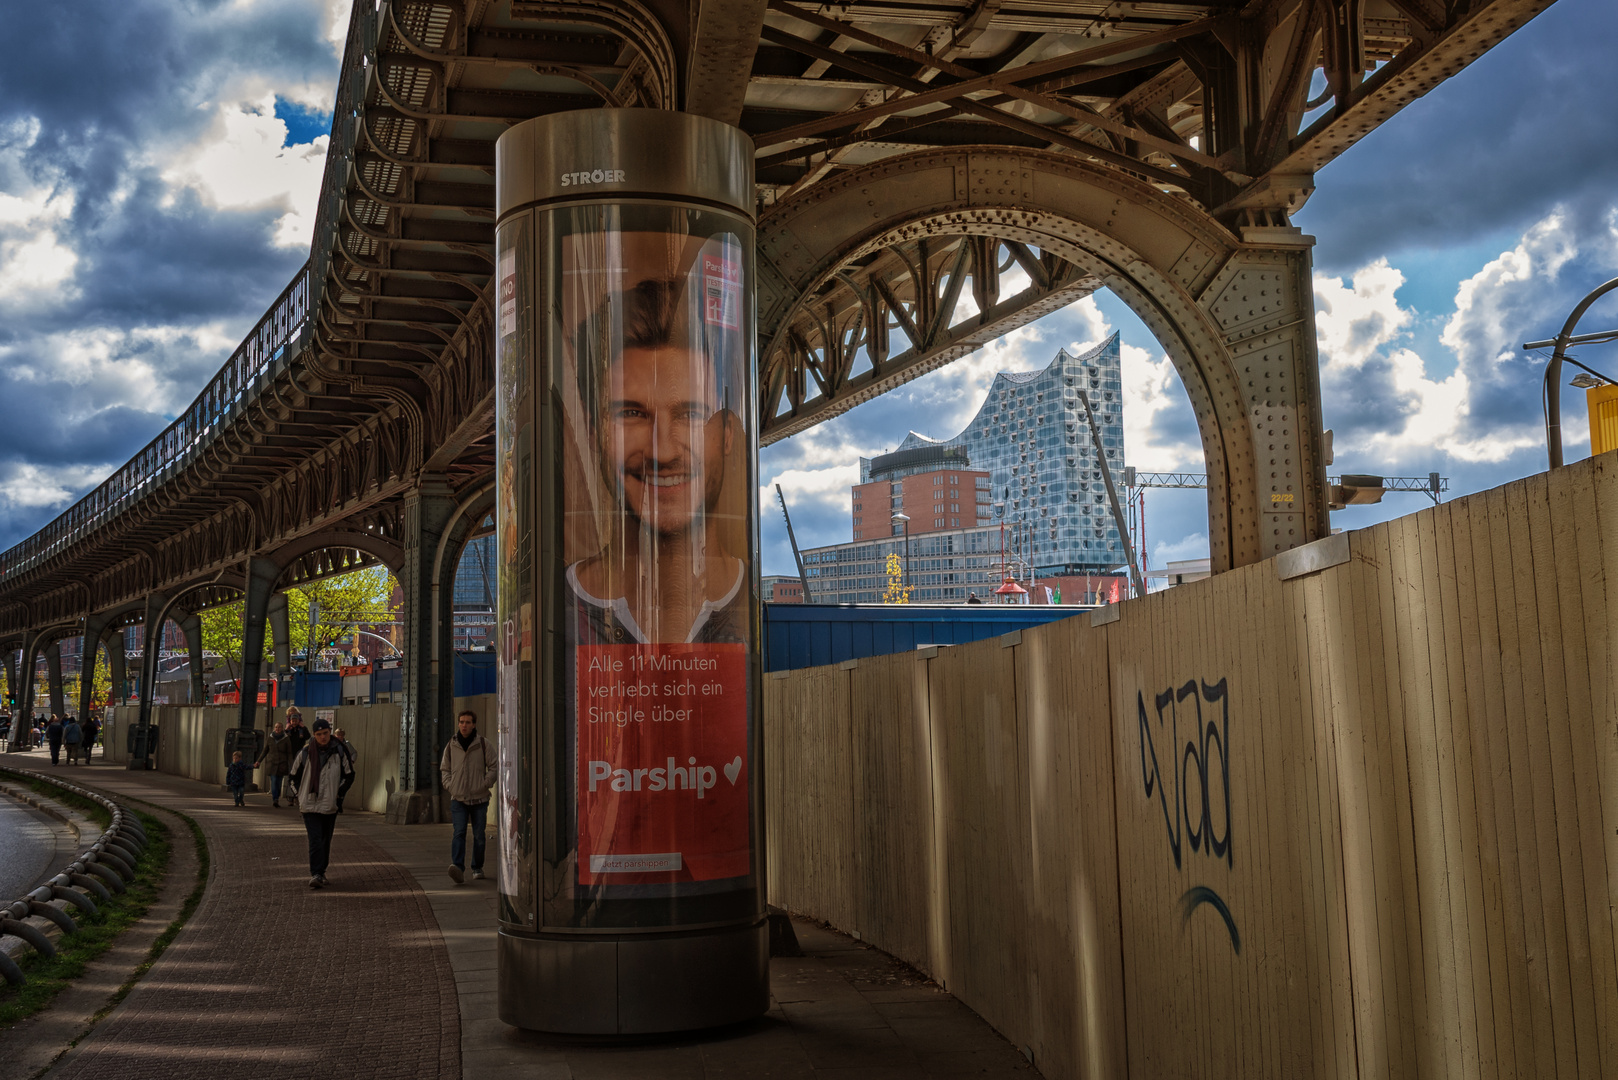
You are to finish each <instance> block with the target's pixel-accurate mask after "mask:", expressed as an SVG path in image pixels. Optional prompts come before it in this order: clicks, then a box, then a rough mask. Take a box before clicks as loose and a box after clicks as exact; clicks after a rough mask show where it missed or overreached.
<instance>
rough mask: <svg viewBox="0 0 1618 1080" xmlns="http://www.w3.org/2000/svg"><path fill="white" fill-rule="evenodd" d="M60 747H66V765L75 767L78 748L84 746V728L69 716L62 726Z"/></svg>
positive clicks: (77, 760) (77, 761)
mask: <svg viewBox="0 0 1618 1080" xmlns="http://www.w3.org/2000/svg"><path fill="white" fill-rule="evenodd" d="M62 745H63V746H65V747H67V763H68V764H69V765H77V764H78V763H79V751H80V748H81V747H82V746H83V745H84V728H82V727H80V726H79V722H78V721H77V720H75V719H73V717H71V716H69V717H68V718H67V722H66V723H64V724H63V725H62Z"/></svg>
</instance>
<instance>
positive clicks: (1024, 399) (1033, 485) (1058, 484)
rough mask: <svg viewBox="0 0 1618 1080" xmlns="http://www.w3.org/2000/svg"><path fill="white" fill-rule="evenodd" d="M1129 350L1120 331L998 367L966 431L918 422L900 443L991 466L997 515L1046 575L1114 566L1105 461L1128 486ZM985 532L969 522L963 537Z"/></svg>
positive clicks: (1117, 554) (865, 464) (863, 472)
mask: <svg viewBox="0 0 1618 1080" xmlns="http://www.w3.org/2000/svg"><path fill="white" fill-rule="evenodd" d="M1120 359H1121V350H1120V347H1119V341H1118V335H1117V334H1114V335H1113V336H1112V337H1110V338H1108V339H1107V340H1106V341H1105V342H1103V343H1102V344H1100V345H1098V346H1097V347H1096V348H1094V349H1091V350H1090V351H1089V352H1087V353H1084V354H1083V355H1081V356H1074V355H1072V354H1071V353H1069V352H1068V351H1067V350H1066V349H1063V350H1061V351H1059V352H1058V353H1057V354H1056V357H1055V359H1053V360H1052V361H1051V363H1050V364H1049V365H1048V366H1047V367H1046V368H1045V369H1044V370H1042V371H1027V372H1007V371H1003V372H1001V373H1000V374H998V375H996V376H995V378H994V383H993V385H992V386H990V388H989V394H988V397H987V398H986V399H985V400H984V402H983V407H982V408H981V409H979V410H978V413H977V415H976V416H975V417H973V418H972V422H971V423H969V424H967V426H966V428H965V430H963V431H962V432H961V433H960V434H958V435H956V436H955V437H954V438H950V439H930V438H928V437H927V436H925V435H919V434H917V433H916V432H914V431H912V432H911V433H910V434H909V435H908V436H906V437H905V440H904V442H903V443H901V444H900V445H899V448H898V452H903V451H906V450H916V449H920V448H922V447H938V448H947V447H960V448H961V449H963V450H964V451H965V452H966V455H967V457H968V458H969V459H970V461H971V467H972V468H973V469H982V470H987V471H988V473H989V477H990V488H991V496H992V506H991V510H992V513H991V517H990V519H989V520H990V521H992V522H994V523H996V524H998V523H999V522H1001V521H1002V520H1003V521H1004V523H1005V524H1006V526H1007V529H1008V531H1009V530H1011V529H1013V528H1015V529H1016V530H1017V535H1018V537H1019V540H1020V543H1019V547H1021V548H1022V550H1023V552H1024V553H1025V554H1026V557H1027V559H1028V561H1029V562H1030V563H1031V564H1032V566H1033V568H1034V569H1035V570H1036V571H1038V573H1039V574H1041V575H1050V574H1087V573H1098V572H1102V571H1105V570H1108V569H1111V568H1114V567H1116V566H1118V565H1119V564H1121V563H1122V562H1123V561H1124V549H1123V544H1122V543H1121V542H1120V540H1119V537H1118V523H1117V522H1116V521H1115V520H1113V516H1112V508H1111V506H1110V505H1109V503H1108V500H1107V489H1106V485H1105V483H1104V482H1103V480H1102V475H1101V469H1102V467H1103V462H1104V463H1105V467H1106V468H1108V469H1110V470H1111V471H1112V475H1113V481H1114V483H1116V484H1118V485H1120V490H1122V487H1121V485H1122V483H1123V470H1124V425H1123V385H1122V377H1121V374H1120V370H1119V364H1120ZM1081 390H1082V391H1083V392H1084V393H1085V394H1086V395H1088V397H1089V399H1090V407H1091V409H1093V410H1094V413H1095V419H1096V426H1097V428H1098V429H1099V433H1100V436H1101V449H1102V453H1103V456H1102V457H1100V458H1098V457H1097V454H1096V448H1095V440H1094V439H1092V438H1091V435H1090V428H1089V423H1088V421H1087V420H1086V416H1085V409H1084V404H1083V402H1081V401H1080V399H1079V392H1080V391H1081ZM870 474H871V459H868V458H862V459H861V460H860V480H861V482H862V483H864V482H867V481H869V480H870V479H871V475H870ZM976 531H977V530H962V536H963V542H964V538H965V536H966V535H967V534H969V533H973V532H976ZM842 546H844V545H839V547H842ZM996 550H998V543H997V544H996ZM805 561H806V562H807V561H808V560H807V559H806V560H805ZM860 576H867V575H860ZM812 584H813V583H811V585H812Z"/></svg>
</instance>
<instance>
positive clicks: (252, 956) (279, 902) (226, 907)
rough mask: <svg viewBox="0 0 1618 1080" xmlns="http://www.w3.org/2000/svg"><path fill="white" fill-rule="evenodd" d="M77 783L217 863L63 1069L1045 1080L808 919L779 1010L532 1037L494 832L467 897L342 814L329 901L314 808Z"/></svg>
mask: <svg viewBox="0 0 1618 1080" xmlns="http://www.w3.org/2000/svg"><path fill="white" fill-rule="evenodd" d="M0 760H3V759H0ZM73 779H74V781H76V782H78V783H81V784H84V785H86V786H91V787H98V788H101V789H103V790H106V791H108V792H109V793H113V794H121V795H128V796H131V797H137V798H145V799H148V800H150V801H152V802H155V803H158V804H160V805H163V806H167V807H171V808H173V809H176V810H180V811H182V812H184V813H186V814H189V815H191V816H192V817H193V818H195V819H197V821H198V822H200V823H201V825H202V828H203V830H204V832H205V833H206V834H207V836H208V840H209V845H210V850H211V851H212V855H213V859H214V865H213V875H212V878H211V879H210V884H209V886H208V890H207V893H206V896H205V898H204V900H203V903H202V906H201V907H200V908H199V909H198V911H197V914H196V915H195V916H193V918H192V920H191V923H190V924H189V925H188V927H187V929H186V930H185V932H184V933H182V934H181V935H180V938H179V939H178V940H177V941H176V942H175V944H174V945H173V946H172V947H171V948H170V949H169V951H168V952H167V953H166V954H165V955H164V957H163V959H162V960H161V961H160V962H159V963H158V964H157V965H156V966H155V967H154V968H153V970H152V972H151V973H150V974H149V975H148V976H147V977H146V979H145V980H143V981H142V982H141V984H140V985H139V987H138V988H137V989H136V991H135V992H134V993H132V994H131V995H130V997H129V999H128V1000H127V1001H126V1002H125V1003H124V1005H123V1006H122V1007H120V1008H119V1009H118V1010H117V1011H116V1012H114V1013H113V1014H112V1016H110V1017H108V1019H107V1020H106V1021H104V1022H103V1023H102V1024H101V1026H100V1027H99V1028H98V1029H97V1031H96V1033H95V1034H94V1035H93V1036H92V1037H91V1038H90V1039H89V1040H87V1041H86V1042H85V1043H83V1044H81V1046H80V1048H79V1049H77V1050H75V1051H73V1052H72V1053H70V1054H69V1055H67V1056H66V1057H65V1058H64V1059H63V1060H62V1062H61V1063H60V1064H58V1066H57V1067H56V1068H55V1069H53V1070H52V1071H51V1072H50V1073H48V1074H47V1077H49V1078H51V1080H55V1078H58V1077H61V1078H74V1080H78V1078H89V1080H108V1078H114V1077H116V1078H118V1080H123V1078H125V1077H130V1078H136V1080H140V1078H146V1077H153V1078H160V1080H186V1078H190V1077H198V1078H206V1080H226V1078H230V1077H235V1076H244V1077H245V1076H252V1077H253V1078H254V1080H261V1078H269V1080H297V1078H302V1077H310V1076H322V1077H323V1076H341V1077H345V1078H346V1077H349V1076H354V1077H361V1078H368V1077H412V1078H414V1077H423V1078H433V1077H460V1076H465V1077H467V1078H468V1080H472V1078H477V1080H498V1078H502V1077H522V1078H525V1080H532V1078H546V1080H550V1078H555V1080H615V1078H624V1080H630V1078H635V1080H640V1078H645V1080H687V1078H689V1080H753V1078H768V1080H923V1078H927V1077H942V1076H960V1075H963V1074H971V1075H977V1076H988V1077H1002V1078H1015V1080H1038V1076H1039V1074H1038V1073H1037V1072H1035V1071H1034V1070H1033V1069H1032V1068H1031V1067H1030V1065H1029V1064H1028V1061H1027V1060H1026V1059H1025V1058H1024V1057H1023V1055H1022V1054H1020V1053H1019V1052H1018V1051H1017V1050H1016V1049H1015V1048H1014V1047H1012V1046H1011V1044H1009V1043H1008V1042H1006V1041H1005V1040H1004V1039H1003V1038H1001V1037H1000V1036H999V1035H998V1034H996V1033H995V1032H994V1031H993V1029H991V1028H990V1027H989V1025H988V1024H986V1023H984V1022H983V1020H982V1018H980V1017H979V1016H977V1015H976V1014H975V1013H973V1012H972V1011H971V1010H970V1009H968V1008H966V1007H965V1006H964V1005H962V1004H961V1003H960V1002H959V1001H957V1000H955V998H954V997H952V996H951V995H950V994H947V993H945V992H944V991H943V990H941V989H939V988H938V987H937V986H936V985H934V984H932V983H930V982H928V981H926V980H925V979H922V978H920V977H919V976H917V975H916V973H915V972H914V971H911V970H910V969H909V968H907V967H906V966H905V965H903V964H901V963H899V962H898V961H895V960H893V959H892V958H891V957H888V956H886V955H885V954H883V953H881V952H879V951H878V950H876V949H873V948H870V947H869V946H866V945H863V944H861V943H860V942H857V941H854V940H853V939H852V938H849V937H846V936H844V935H842V934H838V933H836V932H835V931H830V930H826V929H823V928H820V927H817V926H815V925H813V924H811V923H806V922H801V921H800V922H798V923H797V929H798V934H799V937H800V940H801V942H802V944H803V947H804V955H803V956H802V957H797V958H792V959H784V958H776V959H774V960H772V961H771V963H770V978H771V987H772V990H773V994H772V998H773V1000H772V1002H771V1009H770V1011H769V1013H768V1014H767V1015H766V1016H764V1017H762V1018H760V1019H759V1020H757V1021H754V1022H752V1023H747V1024H739V1025H735V1026H732V1027H729V1028H723V1029H717V1030H714V1031H706V1032H695V1033H691V1034H687V1035H676V1036H670V1037H668V1038H662V1039H640V1040H634V1041H630V1042H628V1043H617V1042H613V1041H610V1040H597V1039H568V1038H562V1037H554V1036H546V1035H541V1034H536V1033H531V1032H522V1031H518V1030H516V1029H514V1028H510V1027H507V1026H506V1025H505V1024H503V1023H501V1021H500V1020H499V1018H498V1016H497V1015H496V1007H495V987H494V974H495V972H494V966H495V961H494V935H495V914H494V880H495V877H496V875H495V873H494V871H495V869H496V866H495V855H496V846H495V844H494V843H493V842H492V841H491V842H490V844H489V856H490V858H489V863H488V867H487V869H488V870H489V871H490V879H489V880H486V881H479V882H470V881H469V882H467V883H466V884H465V885H462V886H458V887H457V886H455V885H454V884H452V883H451V881H450V879H449V878H448V876H447V875H446V874H445V867H446V866H447V865H448V862H449V827H448V826H447V825H417V826H409V827H399V826H390V825H387V824H386V823H384V822H383V820H382V819H381V818H380V817H379V816H377V815H375V814H363V813H350V814H344V815H343V816H342V817H340V818H338V828H337V835H336V837H335V839H334V840H333V844H332V864H331V869H330V870H329V871H328V873H327V876H328V878H329V879H330V880H331V885H330V886H328V887H327V888H326V889H325V890H323V891H319V892H316V891H314V890H311V889H309V887H308V885H307V882H308V876H309V874H308V867H307V861H306V859H307V847H306V840H305V835H304V831H303V822H302V818H301V817H300V816H299V815H298V813H297V811H295V810H290V809H283V810H272V809H270V807H269V800H268V796H264V795H258V796H249V797H248V803H249V807H248V808H247V809H244V810H238V809H235V808H233V807H232V806H231V805H230V801H231V800H230V796H229V793H227V792H224V791H219V790H217V789H214V788H211V787H208V786H205V785H203V784H199V783H196V782H193V781H190V780H183V779H178V778H176V777H171V776H167V775H165V774H162V773H150V772H148V773H131V772H126V771H123V770H121V769H116V768H111V767H106V768H90V769H85V770H82V771H79V770H75V775H74V777H73ZM451 950H453V951H451ZM317 1018H320V1020H318V1021H317ZM320 1023H324V1025H325V1027H324V1028H323V1029H321V1028H319V1026H318V1025H319V1024H320ZM320 1030H323V1031H324V1032H325V1034H323V1035H321V1034H319V1033H318V1032H319V1031H320Z"/></svg>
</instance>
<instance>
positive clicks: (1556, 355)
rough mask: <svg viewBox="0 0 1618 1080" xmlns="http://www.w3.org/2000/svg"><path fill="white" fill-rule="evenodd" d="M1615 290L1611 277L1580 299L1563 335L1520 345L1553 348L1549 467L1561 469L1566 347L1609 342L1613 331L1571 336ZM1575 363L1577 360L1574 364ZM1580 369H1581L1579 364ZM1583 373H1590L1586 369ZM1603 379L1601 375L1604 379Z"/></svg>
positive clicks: (1548, 379) (1548, 387)
mask: <svg viewBox="0 0 1618 1080" xmlns="http://www.w3.org/2000/svg"><path fill="white" fill-rule="evenodd" d="M1614 289H1618V278H1613V279H1612V280H1611V281H1609V282H1607V283H1606V284H1604V285H1599V286H1597V287H1596V288H1594V289H1592V290H1591V291H1590V292H1589V294H1588V295H1586V296H1585V298H1584V299H1583V300H1580V301H1579V303H1578V306H1577V307H1575V308H1574V309H1573V311H1572V313H1571V314H1569V315H1568V317H1567V322H1565V323H1564V324H1562V332H1561V333H1560V334H1558V335H1556V336H1555V337H1554V338H1551V339H1550V340H1548V341H1530V342H1528V343H1527V344H1525V345H1524V346H1523V348H1524V349H1543V348H1546V347H1547V346H1555V348H1554V350H1553V351H1552V352H1551V360H1550V363H1548V364H1546V365H1545V450H1546V453H1547V456H1548V457H1549V458H1550V463H1551V468H1553V469H1559V468H1561V467H1562V361H1563V360H1564V359H1566V355H1565V354H1566V352H1567V347H1568V346H1569V345H1579V344H1586V343H1591V342H1598V341H1599V342H1604V341H1611V340H1612V338H1613V332H1612V331H1608V332H1606V333H1601V334H1586V335H1582V336H1580V337H1574V336H1573V331H1574V330H1576V329H1577V328H1578V325H1579V320H1580V319H1582V318H1584V313H1585V312H1586V311H1589V310H1590V305H1591V304H1593V303H1595V302H1596V301H1597V300H1599V299H1601V298H1602V297H1603V296H1605V295H1607V294H1608V293H1609V292H1611V291H1612V290H1614ZM1573 362H1574V363H1575V364H1577V363H1578V361H1576V360H1575V361H1573ZM1579 367H1584V365H1583V364H1579ZM1585 370H1589V369H1588V368H1586V369H1585ZM1604 377H1605V376H1603V378H1604Z"/></svg>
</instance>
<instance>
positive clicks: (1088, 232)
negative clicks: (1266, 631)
mask: <svg viewBox="0 0 1618 1080" xmlns="http://www.w3.org/2000/svg"><path fill="white" fill-rule="evenodd" d="M1242 231H1243V235H1242V236H1237V235H1236V234H1234V233H1232V232H1231V231H1230V230H1229V229H1227V228H1225V227H1224V226H1223V225H1221V224H1220V223H1219V222H1217V221H1215V220H1214V219H1213V218H1212V217H1210V216H1209V215H1207V214H1206V213H1205V212H1202V211H1201V210H1199V209H1198V208H1196V207H1193V206H1191V205H1189V204H1188V203H1186V202H1185V201H1184V200H1182V199H1179V198H1176V197H1174V196H1171V195H1167V194H1165V193H1163V192H1162V191H1160V190H1158V189H1157V188H1155V187H1153V186H1151V185H1149V184H1147V183H1145V182H1143V181H1139V180H1136V179H1134V178H1132V177H1129V176H1126V175H1123V174H1121V173H1119V172H1118V171H1116V170H1113V169H1108V168H1106V167H1104V166H1100V165H1095V164H1092V163H1089V162H1084V161H1077V160H1074V159H1071V158H1064V157H1060V156H1058V155H1055V154H1050V153H1042V152H1037V151H1008V150H1003V149H997V148H987V147H986V148H972V149H970V150H967V151H964V152H963V151H951V152H943V151H925V152H920V153H916V154H908V155H903V156H899V157H893V158H888V159H885V160H883V161H882V162H880V163H877V164H874V165H870V166H867V167H864V168H861V169H856V170H851V171H849V172H848V173H846V174H844V175H842V176H840V177H837V178H834V179H829V180H826V181H823V182H822V183H820V184H818V185H816V186H815V187H813V188H811V189H809V190H808V191H807V192H805V193H804V194H803V195H802V196H800V197H799V198H796V199H792V200H789V201H786V202H783V203H781V204H779V205H778V206H776V207H775V208H774V209H772V211H771V212H770V213H769V214H768V215H767V216H766V217H765V219H764V220H763V221H762V222H761V224H760V230H759V235H760V239H759V262H760V266H761V268H762V269H763V273H761V276H760V277H761V282H760V290H759V326H760V339H761V349H760V352H761V354H762V356H763V357H764V359H763V364H764V372H765V374H764V382H765V384H766V385H769V379H770V377H771V373H772V372H771V369H772V365H780V364H782V363H783V362H784V353H785V350H786V348H787V344H788V335H789V333H790V330H791V327H792V326H793V324H794V321H795V320H796V319H797V318H798V317H799V316H800V314H801V313H802V312H804V311H805V310H806V309H807V308H808V307H809V306H810V305H813V304H814V303H815V300H816V297H817V296H818V295H819V293H820V292H821V290H822V289H823V287H825V286H826V285H827V283H828V282H830V281H832V280H833V279H834V278H835V277H836V276H837V275H839V274H840V273H841V272H842V271H843V269H844V268H845V267H847V266H849V265H851V264H855V263H858V262H859V261H860V260H862V259H865V258H868V257H869V256H870V255H871V254H872V253H874V252H877V251H880V250H882V249H883V248H886V247H890V246H892V245H895V244H899V243H902V242H904V241H906V240H910V239H913V238H915V237H919V236H927V235H934V236H960V235H967V236H988V237H996V238H1000V239H1005V240H1012V241H1016V242H1019V243H1023V244H1027V245H1030V246H1032V247H1037V248H1039V249H1041V250H1044V251H1049V252H1051V253H1053V254H1055V255H1057V256H1060V258H1061V259H1064V260H1066V261H1067V262H1070V263H1072V264H1074V265H1075V266H1077V267H1078V268H1079V269H1080V270H1081V271H1083V272H1084V273H1086V274H1089V275H1093V276H1094V277H1095V278H1097V279H1099V281H1100V282H1102V283H1104V284H1106V285H1107V286H1108V287H1110V288H1112V289H1113V291H1114V292H1116V293H1117V294H1118V296H1119V297H1120V298H1121V299H1123V300H1124V302H1125V303H1127V304H1129V306H1130V307H1131V308H1132V309H1134V311H1135V312H1136V313H1137V314H1138V315H1140V317H1141V319H1142V321H1144V322H1145V323H1146V324H1147V326H1148V327H1150V328H1151V330H1152V331H1153V333H1154V334H1156V335H1157V337H1158V339H1159V341H1160V342H1161V343H1162V345H1163V347H1164V349H1165V350H1166V351H1167V353H1168V355H1169V357H1170V359H1171V360H1172V361H1173V363H1174V365H1175V368H1176V370H1177V371H1178V372H1179V374H1180V377H1181V379H1182V380H1183V381H1184V383H1185V387H1186V391H1187V393H1188V395H1189V397H1190V399H1191V404H1192V407H1193V410H1194V411H1195V413H1196V417H1197V424H1198V428H1199V431H1200V433H1201V436H1202V443H1203V450H1204V453H1205V455H1206V457H1207V464H1208V473H1209V477H1210V481H1209V499H1208V505H1209V538H1210V547H1211V553H1212V557H1213V562H1214V566H1215V567H1216V568H1219V569H1225V568H1229V567H1232V566H1241V565H1245V564H1247V563H1250V562H1254V561H1257V560H1258V559H1262V558H1265V557H1267V556H1269V555H1272V554H1274V553H1275V552H1276V551H1278V550H1284V549H1286V548H1287V547H1293V546H1296V545H1297V544H1298V543H1303V542H1307V541H1308V540H1312V539H1315V538H1317V537H1318V536H1321V535H1324V534H1325V532H1326V531H1327V529H1328V525H1327V514H1326V504H1325V490H1324V485H1325V473H1324V468H1325V467H1324V463H1323V462H1322V461H1321V459H1320V452H1319V441H1320V420H1319V416H1320V404H1319V394H1318V389H1317V384H1316V381H1315V378H1314V374H1313V372H1314V364H1315V356H1314V311H1313V300H1312V294H1311V292H1310V288H1309V272H1308V271H1309V266H1308V243H1309V241H1308V238H1306V237H1301V236H1300V235H1299V234H1298V233H1297V231H1296V230H1295V229H1291V228H1288V227H1276V226H1271V225H1268V224H1267V223H1262V222H1261V223H1259V224H1257V225H1255V226H1253V227H1249V228H1245V229H1243V230H1242ZM920 373H921V372H920V371H916V372H914V373H913V374H912V375H910V376H909V377H914V375H915V374H920ZM772 407H773V401H772V403H771V404H770V405H766V409H770V408H772ZM765 420H766V423H768V420H769V418H768V417H766V418H765Z"/></svg>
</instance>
